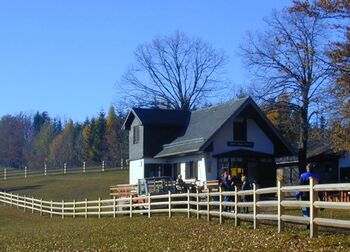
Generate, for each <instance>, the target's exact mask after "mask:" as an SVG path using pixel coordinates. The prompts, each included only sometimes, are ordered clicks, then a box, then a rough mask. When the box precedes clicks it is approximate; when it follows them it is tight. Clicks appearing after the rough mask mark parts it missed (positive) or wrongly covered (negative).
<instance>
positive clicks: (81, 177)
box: [0, 170, 128, 201]
mask: <svg viewBox="0 0 350 252" xmlns="http://www.w3.org/2000/svg"><path fill="white" fill-rule="evenodd" d="M127 182H128V171H127V170H109V171H105V172H101V171H98V172H87V173H72V174H66V175H48V176H46V177H45V176H35V177H29V178H27V179H24V178H21V179H12V180H11V179H8V180H6V181H3V180H2V181H1V180H0V189H1V190H5V191H7V192H12V193H14V194H19V195H26V196H31V197H35V198H39V199H40V198H43V199H45V200H54V201H55V200H58V201H61V200H65V201H68V200H69V201H71V200H74V199H75V200H81V199H85V198H88V199H97V198H98V197H101V198H109V186H111V185H115V184H121V183H127Z"/></svg>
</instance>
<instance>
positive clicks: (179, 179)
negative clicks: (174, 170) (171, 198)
mask: <svg viewBox="0 0 350 252" xmlns="http://www.w3.org/2000/svg"><path fill="white" fill-rule="evenodd" d="M175 187H176V190H177V191H178V192H186V191H187V185H186V183H185V182H184V181H183V180H182V175H181V174H179V175H178V176H177V179H176V182H175Z"/></svg>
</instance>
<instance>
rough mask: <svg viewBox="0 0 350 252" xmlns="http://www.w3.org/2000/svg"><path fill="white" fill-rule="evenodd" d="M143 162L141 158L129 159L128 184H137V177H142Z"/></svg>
mask: <svg viewBox="0 0 350 252" xmlns="http://www.w3.org/2000/svg"><path fill="white" fill-rule="evenodd" d="M144 164H145V162H144V160H143V159H139V160H134V161H130V167H129V184H132V185H134V184H137V181H138V179H141V178H144V174H145V172H144V170H145V165H144Z"/></svg>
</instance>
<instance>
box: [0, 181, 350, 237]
mask: <svg viewBox="0 0 350 252" xmlns="http://www.w3.org/2000/svg"><path fill="white" fill-rule="evenodd" d="M314 183H315V181H314V180H313V179H310V185H303V186H283V187H282V186H281V184H280V183H278V185H277V187H271V188H262V189H257V188H256V186H255V185H254V186H253V189H252V190H247V191H237V188H235V191H232V192H227V191H226V192H223V191H221V189H220V191H219V192H210V191H207V192H204V193H199V192H198V191H197V192H196V193H191V192H189V191H188V192H187V193H181V194H173V193H171V192H168V193H167V194H163V195H148V196H138V197H132V196H130V197H129V198H126V199H125V198H124V199H116V198H115V197H114V198H112V199H104V200H101V199H98V200H87V199H85V200H83V201H75V200H74V201H72V202H65V201H60V202H54V201H52V200H51V201H45V200H42V199H35V198H33V197H26V196H19V195H16V194H12V193H6V192H0V202H2V203H3V204H4V205H5V204H8V205H10V206H16V207H17V208H21V209H23V211H31V212H32V213H34V212H39V213H40V215H43V214H46V215H50V216H51V217H52V216H53V215H58V216H61V217H62V218H65V217H73V218H75V217H78V216H83V217H85V218H88V216H98V218H101V216H113V217H114V218H115V217H116V216H117V215H129V216H130V217H132V216H133V215H134V214H145V215H147V216H148V218H150V217H151V215H152V214H156V213H166V214H167V215H168V216H169V218H170V217H171V216H172V214H173V213H185V214H186V215H187V217H188V218H190V217H191V215H192V216H195V217H196V218H197V219H199V218H200V217H201V216H204V217H206V218H207V220H208V221H210V219H211V217H217V218H218V219H219V222H220V223H222V222H223V220H224V219H225V218H231V219H234V224H235V226H238V225H239V224H240V221H241V220H247V221H252V222H253V226H254V229H256V228H258V226H259V222H260V221H261V220H269V221H274V222H275V223H276V222H277V225H278V232H279V233H280V232H282V231H283V227H284V224H285V223H287V222H289V223H298V224H308V225H310V237H311V238H312V237H317V236H318V227H319V226H326V227H336V228H346V229H350V220H336V219H327V218H320V217H318V210H319V209H320V208H330V209H344V210H350V202H324V201H319V200H318V192H320V191H342V190H350V183H346V184H323V185H317V184H314ZM296 191H301V192H309V193H310V200H309V201H297V200H287V199H285V198H284V194H285V193H290V192H296ZM264 194H265V195H266V194H270V195H271V194H272V195H276V194H277V200H276V199H275V198H272V200H271V199H270V200H268V199H265V200H260V199H259V198H260V196H261V195H264ZM225 196H231V197H232V198H233V200H232V201H224V200H223V199H224V197H225ZM242 196H250V197H251V200H250V201H248V202H242V201H241V200H240V199H241V198H242ZM225 206H226V207H227V206H228V207H232V209H234V211H232V212H231V211H224V207H225ZM243 207H249V208H250V209H252V210H250V212H249V213H241V211H240V210H241V209H242V208H243ZM288 207H294V208H295V207H297V208H303V207H308V208H310V217H303V216H294V215H287V214H285V211H284V210H285V208H288ZM263 209H265V213H264V212H263V211H262V210H263ZM266 209H268V211H266ZM276 210H277V211H276ZM266 212H267V213H266Z"/></svg>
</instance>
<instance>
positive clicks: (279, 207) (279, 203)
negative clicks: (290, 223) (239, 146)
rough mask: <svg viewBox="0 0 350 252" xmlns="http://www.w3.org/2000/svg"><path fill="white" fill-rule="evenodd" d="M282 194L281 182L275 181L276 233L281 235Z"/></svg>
mask: <svg viewBox="0 0 350 252" xmlns="http://www.w3.org/2000/svg"><path fill="white" fill-rule="evenodd" d="M283 195H284V194H283V192H282V190H281V180H278V181H277V212H278V213H277V214H278V216H277V221H278V233H281V232H282V231H283V228H284V223H283V220H282V215H283V213H284V208H283V206H282V201H283Z"/></svg>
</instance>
